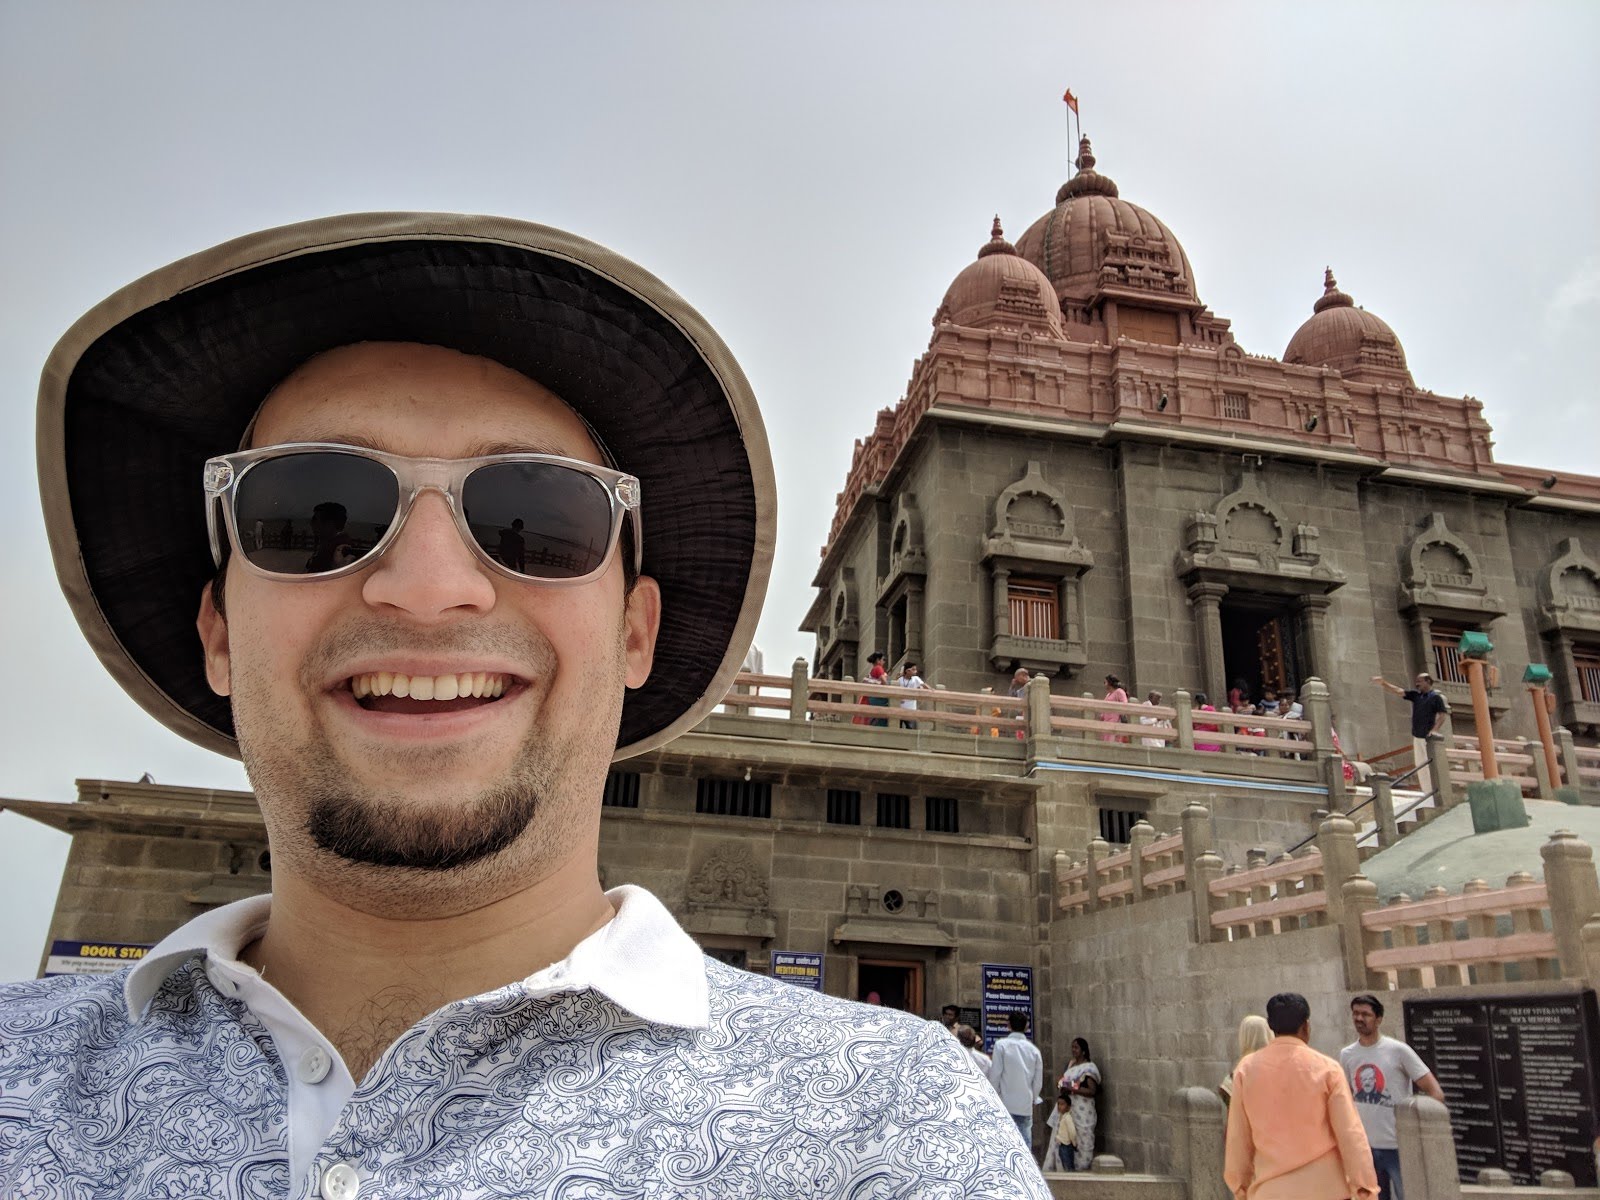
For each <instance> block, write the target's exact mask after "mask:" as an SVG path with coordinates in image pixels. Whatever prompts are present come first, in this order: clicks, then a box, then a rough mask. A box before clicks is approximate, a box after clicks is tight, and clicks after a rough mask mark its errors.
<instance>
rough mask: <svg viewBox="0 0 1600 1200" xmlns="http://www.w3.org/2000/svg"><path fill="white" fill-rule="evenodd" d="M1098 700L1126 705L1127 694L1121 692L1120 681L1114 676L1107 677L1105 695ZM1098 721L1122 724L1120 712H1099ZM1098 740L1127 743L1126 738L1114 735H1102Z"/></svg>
mask: <svg viewBox="0 0 1600 1200" xmlns="http://www.w3.org/2000/svg"><path fill="white" fill-rule="evenodd" d="M1100 698H1101V699H1102V700H1109V701H1111V702H1112V703H1113V704H1126V703H1127V702H1128V693H1127V692H1126V691H1124V690H1123V687H1122V680H1120V679H1118V678H1117V677H1116V676H1115V675H1107V676H1106V694H1105V695H1104V696H1102V697H1100ZM1100 719H1101V720H1102V721H1106V722H1108V723H1115V724H1118V725H1120V724H1122V714H1121V713H1120V712H1101V714H1100ZM1100 740H1101V741H1102V742H1124V741H1127V739H1126V738H1124V737H1120V736H1118V735H1117V734H1115V733H1102V734H1101V735H1100Z"/></svg>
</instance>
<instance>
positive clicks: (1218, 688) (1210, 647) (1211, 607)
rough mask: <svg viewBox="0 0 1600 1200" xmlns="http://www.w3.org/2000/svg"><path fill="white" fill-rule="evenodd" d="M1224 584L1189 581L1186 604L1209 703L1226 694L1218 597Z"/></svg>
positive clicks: (1224, 587)
mask: <svg viewBox="0 0 1600 1200" xmlns="http://www.w3.org/2000/svg"><path fill="white" fill-rule="evenodd" d="M1227 594H1228V587H1227V585H1226V584H1222V583H1192V584H1190V585H1189V603H1190V604H1191V605H1192V606H1193V607H1194V630H1195V644H1196V646H1197V647H1198V648H1199V651H1200V678H1202V679H1204V680H1205V681H1206V691H1207V692H1209V693H1210V700H1211V702H1212V703H1213V704H1215V703H1217V702H1218V701H1220V700H1225V699H1226V698H1227V695H1228V670H1227V664H1226V662H1225V661H1224V659H1223V656H1222V598H1223V597H1224V596H1226V595H1227Z"/></svg>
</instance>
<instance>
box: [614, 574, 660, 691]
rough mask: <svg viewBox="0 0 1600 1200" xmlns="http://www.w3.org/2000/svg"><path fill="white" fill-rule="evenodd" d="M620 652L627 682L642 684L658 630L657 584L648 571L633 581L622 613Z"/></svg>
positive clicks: (648, 674)
mask: <svg viewBox="0 0 1600 1200" xmlns="http://www.w3.org/2000/svg"><path fill="white" fill-rule="evenodd" d="M622 626H623V638H624V642H623V652H624V653H625V654H626V655H627V659H628V677H627V684H628V686H629V687H630V688H637V687H643V686H644V683H645V680H647V679H649V678H650V668H651V666H652V665H654V663H655V658H656V636H657V635H658V634H659V633H660V632H661V585H660V584H658V583H657V582H656V581H655V580H654V579H651V578H650V576H648V575H641V576H639V578H638V579H637V580H635V581H634V585H633V590H632V591H631V592H629V593H628V599H627V604H626V607H625V608H624V610H623V613H622Z"/></svg>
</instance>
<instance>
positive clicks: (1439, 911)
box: [1340, 830, 1600, 989]
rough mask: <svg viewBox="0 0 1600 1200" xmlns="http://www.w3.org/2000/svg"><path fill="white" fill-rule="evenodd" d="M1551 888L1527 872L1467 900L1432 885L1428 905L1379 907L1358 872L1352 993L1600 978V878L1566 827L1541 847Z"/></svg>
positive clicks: (1350, 902) (1477, 884)
mask: <svg viewBox="0 0 1600 1200" xmlns="http://www.w3.org/2000/svg"><path fill="white" fill-rule="evenodd" d="M1539 853H1540V856H1541V857H1542V858H1543V860H1544V882H1543V883H1540V882H1539V881H1538V880H1536V879H1534V877H1533V876H1532V875H1529V874H1527V873H1526V872H1517V873H1516V874H1513V875H1511V876H1509V877H1508V878H1507V879H1506V883H1505V886H1504V887H1500V888H1491V887H1490V886H1489V885H1488V884H1487V883H1485V882H1484V881H1483V880H1481V879H1477V880H1473V881H1471V882H1470V883H1468V884H1467V885H1466V886H1465V887H1464V888H1463V889H1462V891H1461V893H1460V894H1459V895H1452V894H1450V893H1448V892H1446V891H1445V889H1443V888H1430V889H1429V890H1428V891H1427V892H1426V893H1425V894H1424V895H1423V896H1422V898H1421V899H1420V900H1412V899H1410V898H1409V897H1405V896H1400V897H1396V898H1395V899H1394V900H1393V901H1392V902H1391V903H1389V904H1387V905H1383V906H1381V907H1380V906H1379V904H1378V890H1377V887H1376V886H1375V885H1374V884H1373V883H1372V882H1371V881H1370V880H1368V879H1367V878H1366V877H1365V876H1362V875H1354V876H1352V877H1350V878H1347V879H1345V881H1344V883H1343V884H1342V886H1341V889H1340V890H1341V893H1342V900H1343V921H1344V941H1345V964H1346V973H1347V975H1348V976H1349V982H1350V986H1351V987H1352V988H1358V989H1359V988H1371V989H1378V988H1383V989H1389V988H1429V987H1445V986H1452V985H1460V984H1477V983H1489V984H1493V983H1502V982H1504V981H1505V980H1506V979H1507V971H1508V968H1510V969H1514V970H1515V971H1516V974H1517V976H1518V978H1519V979H1522V980H1536V979H1558V978H1560V979H1581V978H1589V979H1595V980H1600V881H1597V879H1596V876H1595V869H1594V855H1593V852H1592V851H1591V850H1590V848H1589V847H1588V845H1586V844H1585V843H1584V842H1582V841H1580V840H1579V839H1578V837H1577V836H1576V835H1575V834H1572V833H1569V832H1567V831H1566V830H1558V831H1557V832H1556V833H1554V834H1552V835H1551V837H1550V840H1549V841H1547V842H1546V843H1545V844H1544V845H1543V846H1542V847H1540V851H1539Z"/></svg>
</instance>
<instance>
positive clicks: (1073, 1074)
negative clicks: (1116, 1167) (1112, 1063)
mask: <svg viewBox="0 0 1600 1200" xmlns="http://www.w3.org/2000/svg"><path fill="white" fill-rule="evenodd" d="M1071 1055H1072V1057H1071V1060H1070V1061H1069V1062H1068V1063H1067V1069H1066V1070H1065V1071H1063V1072H1062V1074H1061V1083H1060V1085H1059V1086H1060V1088H1061V1090H1062V1092H1063V1093H1064V1094H1066V1095H1068V1096H1070V1097H1072V1127H1073V1131H1074V1133H1075V1134H1076V1136H1075V1137H1074V1138H1073V1142H1072V1145H1070V1146H1066V1147H1063V1148H1064V1149H1065V1150H1066V1158H1067V1169H1068V1170H1069V1171H1087V1170H1088V1169H1089V1164H1090V1163H1092V1162H1093V1161H1094V1127H1095V1097H1096V1096H1098V1095H1099V1094H1100V1068H1099V1067H1097V1066H1095V1065H1094V1062H1093V1061H1092V1060H1091V1059H1090V1057H1089V1043H1088V1042H1086V1041H1084V1040H1083V1039H1082V1038H1073V1039H1072V1046H1071Z"/></svg>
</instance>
